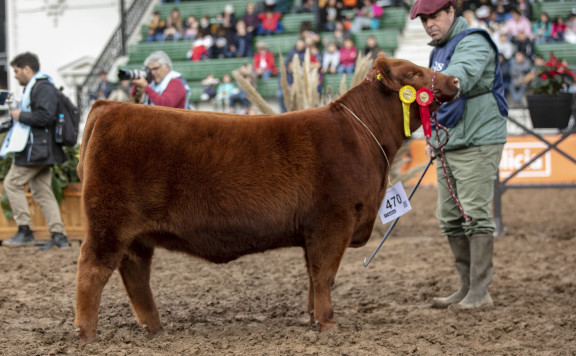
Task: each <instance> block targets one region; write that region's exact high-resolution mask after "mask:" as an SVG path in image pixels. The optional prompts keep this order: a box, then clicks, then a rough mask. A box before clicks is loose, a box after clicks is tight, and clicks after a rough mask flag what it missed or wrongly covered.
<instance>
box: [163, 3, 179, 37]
mask: <svg viewBox="0 0 576 356" xmlns="http://www.w3.org/2000/svg"><path fill="white" fill-rule="evenodd" d="M183 33H184V21H182V15H181V14H180V10H178V9H177V8H174V9H172V11H170V16H168V19H167V20H166V29H165V30H164V40H165V41H179V40H180V39H182V35H183Z"/></svg>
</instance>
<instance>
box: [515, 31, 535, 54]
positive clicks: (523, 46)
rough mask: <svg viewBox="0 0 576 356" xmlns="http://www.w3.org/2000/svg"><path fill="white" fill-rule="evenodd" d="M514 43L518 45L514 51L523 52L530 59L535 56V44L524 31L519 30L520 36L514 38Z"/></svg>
mask: <svg viewBox="0 0 576 356" xmlns="http://www.w3.org/2000/svg"><path fill="white" fill-rule="evenodd" d="M512 43H513V44H514V46H516V51H514V52H522V53H524V55H526V57H528V58H530V59H532V58H533V57H534V44H533V43H532V41H530V39H529V38H528V37H527V36H526V34H524V32H519V33H518V36H517V37H516V38H515V39H513V40H512Z"/></svg>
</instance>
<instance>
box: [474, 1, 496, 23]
mask: <svg viewBox="0 0 576 356" xmlns="http://www.w3.org/2000/svg"><path fill="white" fill-rule="evenodd" d="M492 10H493V8H492V3H490V0H480V1H479V2H478V6H477V7H476V9H475V10H474V15H476V18H477V19H478V21H482V22H487V21H488V20H489V18H490V13H492Z"/></svg>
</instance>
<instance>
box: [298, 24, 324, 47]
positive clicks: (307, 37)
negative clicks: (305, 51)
mask: <svg viewBox="0 0 576 356" xmlns="http://www.w3.org/2000/svg"><path fill="white" fill-rule="evenodd" d="M313 27H314V25H312V21H302V23H301V24H300V38H302V39H303V40H304V42H309V43H310V44H313V45H315V46H316V45H318V44H319V43H320V35H319V34H318V33H316V32H314V29H313Z"/></svg>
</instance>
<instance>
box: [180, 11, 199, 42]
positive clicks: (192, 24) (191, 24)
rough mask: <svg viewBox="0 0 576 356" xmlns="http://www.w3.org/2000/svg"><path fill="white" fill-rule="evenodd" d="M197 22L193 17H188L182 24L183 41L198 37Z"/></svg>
mask: <svg viewBox="0 0 576 356" xmlns="http://www.w3.org/2000/svg"><path fill="white" fill-rule="evenodd" d="M198 28H199V24H198V20H196V17H195V16H194V15H190V16H188V17H187V18H186V22H185V23H184V39H185V40H195V39H196V36H198Z"/></svg>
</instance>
